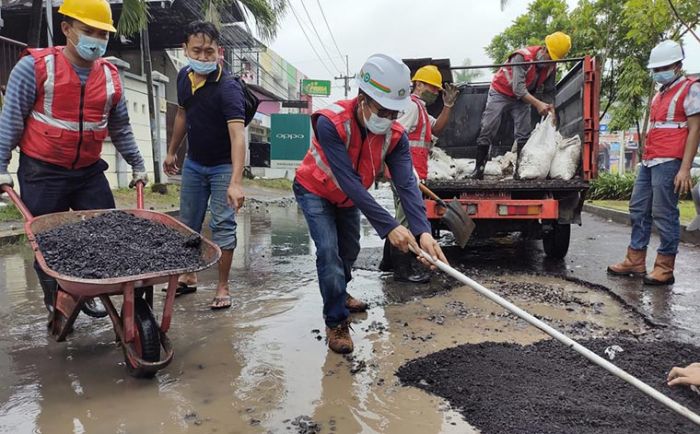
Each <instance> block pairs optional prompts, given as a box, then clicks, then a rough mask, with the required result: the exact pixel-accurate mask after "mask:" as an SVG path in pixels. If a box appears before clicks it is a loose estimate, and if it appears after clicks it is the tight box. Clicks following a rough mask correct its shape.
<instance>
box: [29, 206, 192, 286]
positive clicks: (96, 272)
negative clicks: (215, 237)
mask: <svg viewBox="0 0 700 434" xmlns="http://www.w3.org/2000/svg"><path fill="white" fill-rule="evenodd" d="M36 239H37V242H38V243H39V248H40V250H41V253H42V254H43V255H44V259H45V260H46V263H47V265H48V266H49V267H50V268H51V269H52V270H54V271H57V272H59V273H61V274H64V275H68V276H72V277H79V278H83V279H106V278H114V277H124V276H134V275H138V274H145V273H153V272H160V271H166V270H175V269H182V268H194V267H197V266H199V265H200V264H201V258H200V256H201V241H202V239H201V237H200V236H199V235H192V236H189V237H188V236H185V235H183V234H181V233H180V232H177V231H176V230H174V229H171V228H169V227H167V226H166V225H164V224H162V223H158V222H155V221H152V220H147V219H143V218H139V217H136V216H134V215H132V214H129V213H125V212H123V211H111V212H106V213H104V214H101V215H99V216H97V217H93V218H89V219H86V220H82V221H80V222H77V223H70V224H66V225H62V226H58V227H56V228H53V229H51V230H48V231H45V232H42V233H40V234H37V236H36Z"/></svg>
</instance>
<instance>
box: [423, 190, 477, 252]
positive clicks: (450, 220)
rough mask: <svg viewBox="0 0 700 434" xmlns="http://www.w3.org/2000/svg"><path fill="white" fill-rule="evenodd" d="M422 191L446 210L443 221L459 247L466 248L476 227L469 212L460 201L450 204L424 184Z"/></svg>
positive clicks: (453, 201)
mask: <svg viewBox="0 0 700 434" xmlns="http://www.w3.org/2000/svg"><path fill="white" fill-rule="evenodd" d="M420 191H421V192H423V194H425V195H426V196H428V197H429V198H431V199H432V200H434V201H435V202H437V203H438V205H440V206H441V207H443V208H445V215H443V216H442V220H443V221H444V222H445V224H446V225H447V228H448V229H449V230H450V231H452V234H453V235H454V237H455V240H456V241H457V245H458V246H459V247H461V248H464V247H465V246H466V245H467V242H468V241H469V237H471V236H472V232H474V228H475V227H476V224H475V223H474V220H472V219H471V217H469V214H467V211H465V210H464V208H463V207H462V205H461V204H460V203H459V201H457V200H452V201H450V202H449V204H448V203H447V202H445V201H444V200H442V199H441V198H440V197H439V196H438V195H437V194H435V193H433V192H432V190H430V189H429V188H428V187H426V186H425V185H424V184H420Z"/></svg>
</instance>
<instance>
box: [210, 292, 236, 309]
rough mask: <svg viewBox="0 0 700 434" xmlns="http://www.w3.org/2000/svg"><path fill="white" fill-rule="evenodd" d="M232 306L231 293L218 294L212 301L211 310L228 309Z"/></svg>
mask: <svg viewBox="0 0 700 434" xmlns="http://www.w3.org/2000/svg"><path fill="white" fill-rule="evenodd" d="M229 307H231V296H230V295H218V296H216V297H214V300H212V302H211V310H219V309H228V308H229Z"/></svg>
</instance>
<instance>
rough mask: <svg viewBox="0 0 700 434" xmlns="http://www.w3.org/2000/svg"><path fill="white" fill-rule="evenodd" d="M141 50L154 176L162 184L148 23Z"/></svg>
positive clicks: (143, 34) (144, 31)
mask: <svg viewBox="0 0 700 434" xmlns="http://www.w3.org/2000/svg"><path fill="white" fill-rule="evenodd" d="M141 51H142V59H143V69H144V71H142V72H144V73H145V75H146V86H147V87H148V89H147V91H146V92H147V95H148V118H149V121H150V122H149V123H150V126H151V149H152V150H153V178H154V181H155V183H156V184H160V143H159V142H158V133H157V132H156V107H155V101H154V99H155V95H154V93H153V63H152V62H151V41H150V38H149V35H148V24H146V28H144V29H141Z"/></svg>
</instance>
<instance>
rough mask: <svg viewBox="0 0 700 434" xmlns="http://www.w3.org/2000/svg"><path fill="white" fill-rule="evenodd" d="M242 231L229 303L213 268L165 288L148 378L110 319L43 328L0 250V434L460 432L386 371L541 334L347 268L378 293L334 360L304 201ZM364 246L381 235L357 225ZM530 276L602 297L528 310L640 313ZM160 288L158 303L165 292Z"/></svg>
mask: <svg viewBox="0 0 700 434" xmlns="http://www.w3.org/2000/svg"><path fill="white" fill-rule="evenodd" d="M238 234H239V247H238V249H237V251H236V254H235V258H234V270H233V272H232V280H233V282H232V288H233V291H234V297H233V298H234V300H233V303H234V305H233V308H232V309H231V310H228V311H224V312H221V311H218V312H213V311H211V310H210V309H209V308H208V306H209V303H210V301H211V298H212V296H213V292H212V291H210V290H211V289H213V287H214V284H215V281H216V274H215V270H208V271H206V272H204V273H202V274H201V275H200V285H199V288H200V290H199V291H198V292H197V293H196V294H194V295H189V296H185V297H181V298H178V299H177V301H176V307H175V309H176V311H175V316H174V322H173V326H172V329H171V331H170V333H169V336H170V338H171V339H172V341H173V344H174V346H175V351H176V353H175V360H174V361H173V363H172V364H171V365H170V366H169V367H168V368H166V369H165V370H163V371H162V372H160V373H159V374H158V375H157V377H156V378H155V379H153V380H136V379H132V378H130V377H129V376H128V375H127V373H126V371H125V369H124V367H123V361H122V355H121V351H120V349H119V348H118V346H117V345H116V344H115V343H114V333H113V331H112V330H111V327H110V324H109V322H108V320H100V321H95V320H91V319H89V318H86V317H82V316H81V317H80V318H79V321H78V322H77V323H76V330H75V332H74V334H73V335H71V336H70V337H69V339H68V342H64V343H56V342H53V341H52V340H51V339H50V338H49V337H48V336H47V332H46V329H45V326H44V324H43V321H44V320H45V313H44V311H43V307H42V306H41V291H40V290H37V289H36V288H37V284H36V278H35V277H34V275H33V270H32V268H31V261H32V259H31V252H30V251H29V249H27V248H26V247H12V248H6V249H3V250H0V270H2V271H3V273H2V275H1V277H0V328H2V330H3V334H2V335H0V372H3V373H4V375H3V376H2V377H1V378H0V432H13V433H14V432H45V433H46V432H58V433H64V432H65V433H70V432H88V433H89V432H148V433H174V432H225V433H229V432H241V433H243V432H245V433H257V432H260V433H266V432H280V433H282V432H294V431H293V430H288V429H287V428H288V427H289V426H290V421H291V420H293V419H294V418H296V417H298V416H301V415H306V416H309V417H311V418H312V419H313V420H315V421H316V422H318V423H319V424H320V425H321V427H322V431H321V432H332V430H331V428H335V430H333V431H335V432H341V433H388V434H392V433H402V434H403V433H407V434H413V433H416V434H418V433H420V434H432V433H435V434H437V433H469V432H474V431H473V429H472V428H471V427H470V426H469V425H468V424H467V423H466V422H465V421H464V420H462V418H461V416H460V415H459V414H457V413H455V412H454V411H452V410H450V409H449V407H448V406H447V405H446V404H445V403H444V402H443V401H442V400H441V399H439V398H436V397H434V396H431V395H428V394H426V393H425V392H423V391H421V390H417V389H414V388H408V387H403V386H401V385H400V384H398V382H397V379H396V377H395V375H394V372H395V371H396V369H398V367H399V366H401V365H402V364H403V363H405V362H406V361H407V360H410V359H413V358H415V357H419V356H422V355H426V354H428V353H430V352H433V351H437V350H440V349H444V348H447V347H450V346H454V345H458V344H463V343H477V342H482V341H515V342H520V343H527V342H533V341H535V340H539V339H542V338H543V337H544V336H543V335H542V333H540V332H539V331H537V330H535V329H533V328H531V327H523V326H522V325H521V324H519V321H518V320H514V319H512V318H509V317H505V316H498V315H492V314H491V313H492V312H494V313H498V312H500V308H498V307H497V306H496V305H493V304H492V303H490V302H489V301H487V300H486V299H484V298H482V297H480V296H478V295H477V294H475V293H474V292H473V291H471V290H469V289H467V288H457V289H454V290H453V291H451V292H448V293H444V294H442V295H438V296H434V297H432V298H424V299H416V300H413V301H408V302H406V303H402V304H396V305H386V304H385V301H386V298H385V293H387V292H397V291H401V287H400V286H397V284H394V283H393V282H391V279H390V278H389V279H388V280H385V279H386V277H384V276H383V275H380V274H379V273H376V272H370V271H358V272H357V273H356V274H355V279H354V280H353V282H351V284H350V291H351V292H352V293H353V294H354V295H355V296H358V297H362V298H365V299H368V300H371V301H373V302H375V307H374V308H372V309H371V310H370V311H369V312H368V313H367V314H363V315H358V316H356V317H355V318H354V324H353V328H354V333H353V339H354V341H355V344H356V351H355V353H354V354H353V356H352V358H345V357H343V356H340V355H337V354H334V353H332V352H329V351H328V350H327V347H326V344H325V341H324V340H323V339H321V340H318V339H316V337H317V336H322V337H323V335H324V327H323V321H322V318H321V310H322V304H321V297H320V295H319V293H318V286H317V284H316V273H315V265H314V258H313V256H312V255H313V243H311V242H310V241H309V238H308V235H307V234H306V226H305V223H304V220H303V217H302V216H301V214H299V213H298V212H297V211H296V209H294V208H287V209H274V208H273V209H271V210H270V213H251V214H248V215H241V216H240V219H239V232H238ZM363 245H370V246H379V245H381V240H379V239H378V238H377V237H376V236H375V235H373V231H372V230H371V229H370V228H367V227H365V228H364V229H363ZM498 279H499V281H504V282H517V281H522V280H523V279H527V278H524V277H522V276H499V277H498ZM536 282H539V283H542V284H543V285H545V286H560V287H563V288H564V291H566V292H570V293H575V295H576V297H577V298H578V299H581V300H583V301H584V302H585V303H584V304H586V303H588V304H595V303H603V305H602V307H600V308H599V309H598V310H599V313H595V312H592V311H591V310H590V308H588V307H585V306H580V307H579V306H574V311H572V312H569V311H566V310H565V309H563V306H543V305H542V304H541V303H537V302H536V301H535V300H533V299H531V298H527V297H524V298H523V300H522V301H523V307H526V308H528V309H531V310H532V311H533V312H535V313H537V314H539V315H543V316H547V317H550V318H552V319H553V320H560V321H563V322H575V321H588V322H591V323H594V324H597V325H598V326H600V327H601V328H610V329H614V328H628V329H641V328H642V327H643V325H642V324H641V323H640V321H639V320H638V319H637V318H635V317H633V316H632V315H631V314H630V313H629V312H627V311H625V310H624V309H621V308H620V307H619V306H618V305H617V304H616V303H615V302H614V301H613V300H612V299H611V298H610V297H608V296H607V295H605V294H601V293H598V292H595V291H591V290H588V289H586V288H582V287H578V286H575V285H573V284H570V283H567V282H563V281H561V280H558V279H551V280H546V279H542V278H537V279H536ZM493 289H497V288H495V287H494V288H493ZM158 294H160V293H158ZM156 299H157V300H156V303H157V306H156V312H159V309H161V308H162V297H160V296H156ZM513 301H516V302H518V301H519V300H518V297H517V296H516V297H514V298H513ZM440 318H442V319H441V320H439V319H440ZM438 322H441V324H438ZM314 330H319V331H320V333H317V332H314Z"/></svg>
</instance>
